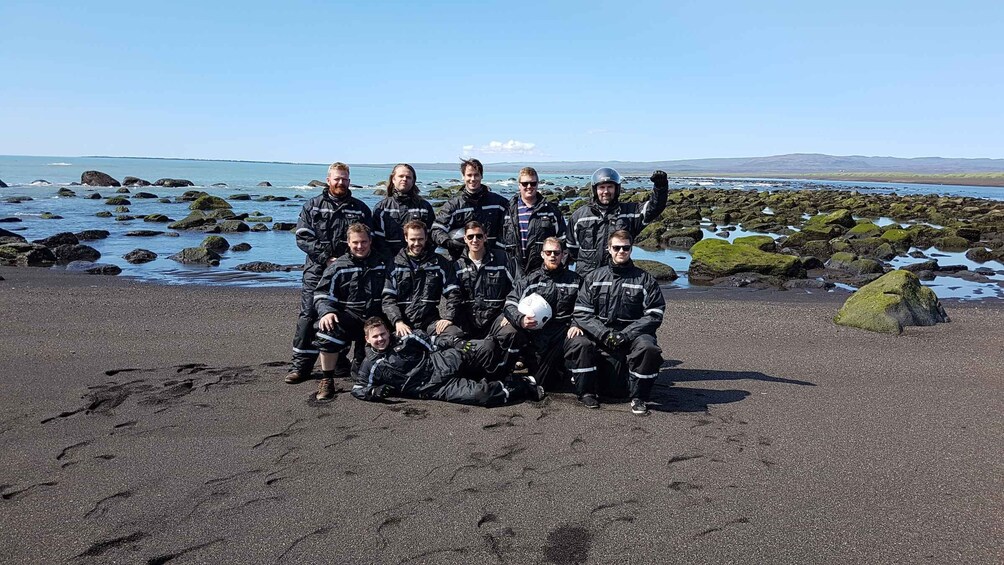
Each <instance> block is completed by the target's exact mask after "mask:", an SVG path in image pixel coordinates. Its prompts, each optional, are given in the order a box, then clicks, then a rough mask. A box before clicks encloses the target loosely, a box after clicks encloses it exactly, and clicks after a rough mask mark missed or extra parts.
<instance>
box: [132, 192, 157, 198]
mask: <svg viewBox="0 0 1004 565" xmlns="http://www.w3.org/2000/svg"><path fill="white" fill-rule="evenodd" d="M132 197H133V198H159V197H158V196H157V195H156V194H154V193H152V192H137V193H136V194H133V195H132Z"/></svg>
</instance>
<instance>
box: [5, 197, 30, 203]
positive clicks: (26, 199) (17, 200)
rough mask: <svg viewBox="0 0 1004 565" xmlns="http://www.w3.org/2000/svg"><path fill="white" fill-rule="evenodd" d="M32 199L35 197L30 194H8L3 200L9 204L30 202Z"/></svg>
mask: <svg viewBox="0 0 1004 565" xmlns="http://www.w3.org/2000/svg"><path fill="white" fill-rule="evenodd" d="M31 200H33V198H32V197H30V196H8V197H7V198H4V199H3V201H4V202H6V203H8V204H20V203H22V202H30V201H31Z"/></svg>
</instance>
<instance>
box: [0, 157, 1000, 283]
mask: <svg viewBox="0 0 1004 565" xmlns="http://www.w3.org/2000/svg"><path fill="white" fill-rule="evenodd" d="M86 170H98V171H102V172H105V173H108V174H109V175H111V176H112V177H114V178H116V179H117V180H119V181H120V182H121V181H122V180H123V179H124V177H126V176H135V177H139V178H142V179H145V180H148V181H150V182H154V181H156V180H157V179H159V178H178V179H187V180H191V181H192V182H193V183H195V185H196V186H195V187H190V188H164V187H154V186H151V187H144V188H141V187H134V188H131V189H130V190H131V191H132V192H133V193H135V192H138V191H144V192H150V193H153V194H156V195H157V196H158V197H164V198H170V199H172V200H173V199H174V198H175V197H176V196H180V195H181V194H182V193H184V192H185V191H186V190H192V189H198V190H203V191H205V192H207V193H209V194H212V195H214V196H220V197H224V198H227V197H229V196H230V195H234V194H247V195H250V196H251V198H252V200H250V201H240V200H230V203H231V204H232V206H233V211H234V212H235V213H238V214H239V213H242V212H247V213H249V214H252V215H262V216H268V217H271V218H272V222H269V223H267V225H268V226H269V227H271V225H272V223H274V222H291V223H295V222H296V219H297V216H298V214H299V211H300V207H301V206H302V204H303V201H304V200H305V199H307V198H310V197H312V196H314V195H316V194H318V193H319V192H320V190H321V189H320V188H312V187H308V186H307V183H309V182H310V181H311V180H314V179H316V180H322V181H323V180H324V179H325V177H326V175H327V164H326V163H325V164H290V163H257V162H234V161H198V160H181V159H179V160H175V159H136V158H108V157H38V156H31V157H23V156H0V180H3V181H4V182H5V183H7V184H8V185H9V188H3V189H0V219H3V218H16V219H19V220H20V221H19V222H13V223H0V227H2V228H4V229H7V230H11V231H15V232H16V233H19V234H20V235H23V236H24V237H26V238H27V239H28V240H29V241H30V240H33V239H41V238H44V237H48V236H50V235H53V234H55V233H58V232H66V231H69V232H79V231H81V230H85V229H103V230H107V231H109V232H110V234H111V235H110V236H109V237H108V238H106V239H102V240H95V241H88V242H84V243H86V244H87V245H90V246H91V247H94V248H95V249H97V250H98V251H99V252H100V253H101V255H102V257H101V259H100V260H99V261H100V262H102V263H111V264H114V265H118V266H119V267H121V268H122V274H121V275H120V276H124V277H131V278H136V279H140V280H148V281H154V282H158V283H162V284H201V285H235V286H288V287H296V286H298V285H299V284H300V282H299V281H300V273H299V272H298V271H296V270H292V271H290V272H276V273H262V274H258V273H247V272H243V271H239V270H236V269H235V267H236V266H237V265H239V264H241V263H246V262H250V261H269V262H272V263H278V264H281V265H291V266H294V265H300V264H302V262H303V253H302V252H301V251H300V250H299V249H298V248H297V247H296V243H295V241H294V238H293V234H292V233H290V232H276V231H271V230H270V231H266V232H244V233H234V234H223V236H224V237H226V239H227V240H228V241H229V242H230V244H231V246H233V245H235V244H237V243H242V242H246V243H249V244H250V245H251V246H252V249H251V250H250V251H246V252H235V251H228V252H226V253H224V254H223V258H222V260H221V263H220V265H219V266H217V267H200V266H191V265H182V264H180V263H177V262H175V261H172V260H170V259H168V257H169V256H170V255H171V254H173V253H176V252H178V251H180V250H181V249H183V248H185V247H195V246H198V245H199V244H200V243H201V242H202V240H203V239H204V238H205V237H206V234H203V233H199V232H194V233H193V232H184V231H179V232H174V231H173V230H168V229H167V227H166V226H167V225H166V224H164V223H151V222H144V221H143V220H142V219H136V220H131V221H116V219H115V218H114V217H112V218H99V217H96V216H95V214H97V213H98V212H100V211H108V212H112V213H113V214H114V215H118V214H117V213H116V212H114V206H109V205H107V204H105V198H108V197H110V196H113V195H116V192H115V191H116V189H115V188H105V187H85V186H70V185H71V183H73V182H79V181H80V174H81V173H82V172H83V171H86ZM517 172H518V170H515V169H514V170H513V171H507V172H502V173H487V174H486V175H485V183H486V184H488V185H490V186H491V187H492V189H493V190H495V191H496V192H499V193H501V194H502V195H504V196H506V197H510V196H512V195H513V194H515V192H516V183H515V180H514V177H515V176H516V174H517ZM389 173H390V167H389V166H385V167H362V166H354V167H352V183H353V184H354V185H358V187H359V188H354V189H353V194H354V195H355V196H357V197H359V198H360V199H362V200H363V201H364V202H366V203H367V204H368V205H370V207H373V206H374V205H375V204H376V203H377V202H378V201H379V200H380V199H381V198H382V196H378V195H376V194H374V191H375V190H377V189H378V188H381V187H377V186H376V185H377V183H378V182H380V181H384V180H386V179H387V176H388V175H389ZM541 180H542V181H544V182H545V186H543V187H542V188H544V189H546V188H548V186H546V183H549V182H550V183H553V184H554V186H557V187H564V186H576V187H581V186H584V185H585V184H586V182H587V181H588V175H586V174H582V175H566V174H562V175H548V174H543V175H541ZM36 181H45V182H44V183H39V182H36ZM262 181H268V182H270V183H271V184H272V185H273V186H271V187H259V186H257V185H258V183H260V182H262ZM219 183H223V184H225V186H213V185H215V184H219ZM418 183H419V187H420V188H421V189H422V190H423V192H424V193H428V192H429V190H431V189H433V188H438V187H441V186H442V187H446V186H450V185H455V184H460V173H459V171H458V170H457V169H453V170H423V169H419V170H418ZM625 184H626V187H627V188H634V187H640V186H647V185H648V184H649V183H648V180H647V179H645V178H642V177H629V180H628V181H626V183H625ZM671 184H672V186H673V187H676V188H682V187H691V188H694V187H701V186H704V187H717V188H732V189H736V190H761V191H762V190H770V191H778V190H802V189H819V188H823V187H827V188H832V187H838V188H844V189H847V190H860V191H869V192H875V193H897V194H941V195H957V196H971V197H977V198H990V199H995V200H1004V189H1001V188H992V187H969V186H948V185H907V184H900V183H860V182H855V183H848V182H832V181H811V180H805V181H799V180H794V181H793V180H777V179H672V180H671ZM63 187H67V188H70V189H71V190H73V191H74V192H76V194H77V197H75V198H65V197H58V196H57V195H56V191H57V190H59V189H60V188H63ZM93 192H97V193H99V194H100V195H101V196H102V198H101V199H96V200H91V199H87V198H85V197H86V196H87V195H89V194H91V193H93ZM266 195H272V196H283V197H287V198H289V200H288V201H286V202H275V201H272V202H259V201H256V200H254V199H257V198H260V197H262V196H266ZM12 196H22V197H28V198H31V200H30V201H25V202H21V203H17V204H15V203H10V202H6V201H5V200H6V199H7V198H9V197H12ZM122 196H125V197H126V198H129V199H130V201H131V204H130V206H129V212H128V214H130V215H136V216H144V215H147V214H154V213H158V214H165V215H167V216H169V217H170V218H172V219H175V220H177V219H181V218H183V217H185V216H186V215H188V212H189V210H188V203H187V202H181V203H175V202H172V203H161V202H158V201H157V200H156V199H137V198H131V197H130V195H128V194H123V195H122ZM46 212H48V213H51V214H55V215H58V216H62V219H58V220H53V219H43V218H42V214H43V213H46ZM881 221H883V222H885V223H891V222H892V220H889V219H883V220H881ZM134 230H155V231H163V232H165V233H164V234H161V235H156V236H153V237H131V236H126V235H125V234H126V233H127V232H129V231H134ZM742 235H750V233H748V232H743V231H741V230H737V231H734V232H732V233H731V234H730V236H729V239H733V238H735V237H738V236H742ZM770 235H775V236H776V234H770ZM705 237H717V236H716V235H715V234H714V233H713V232H712V231H710V230H705ZM136 248H143V249H148V250H150V251H153V252H155V253H157V254H158V258H157V259H155V260H154V261H152V262H150V263H147V264H144V265H131V264H129V263H128V262H126V261H125V259H123V258H122V256H123V255H124V254H126V253H128V252H129V251H132V250H133V249H136ZM929 251H931V252H932V253H937V252H936V251H934V250H929ZM635 257H636V258H642V259H654V260H657V261H662V262H664V263H666V264H668V265H671V266H672V267H673V268H674V269H676V270H677V272H679V273H681V274H683V275H684V276H682V277H681V278H680V279H679V280H677V281H676V282H674V283H673V284H672V285H671V286H672V287H675V288H683V287H686V286H687V285H688V282H687V279H686V276H685V273H686V270H687V268H688V267H689V264H690V256H689V254H688V253H687V252H686V251H678V250H660V251H646V250H642V249H638V250H636V252H635ZM912 261H915V260H913V259H909V258H905V259H904V258H897V259H896V260H895V261H894V262H893V263H894V264H896V265H902V264H905V263H906V262H912ZM939 261H940V262H941V263H942V264H965V265H967V266H969V267H970V269H971V270H972V269H975V268H978V267H985V268H989V269H991V270H992V271H993V274H992V275H990V282H973V281H965V280H961V279H958V278H956V277H937V278H936V279H935V280H934V281H928V282H926V283H925V284H928V285H929V286H931V287H932V288H934V289H935V291H936V292H937V293H938V296H940V297H943V298H947V297H953V298H962V299H986V298H1002V297H1004V288H1002V286H1001V284H998V283H1004V265H1001V264H1000V263H997V262H988V263H984V264H975V263H973V262H971V261H968V260H967V259H966V258H965V257H964V255H963V254H942V256H941V257H939ZM54 268H60V267H54Z"/></svg>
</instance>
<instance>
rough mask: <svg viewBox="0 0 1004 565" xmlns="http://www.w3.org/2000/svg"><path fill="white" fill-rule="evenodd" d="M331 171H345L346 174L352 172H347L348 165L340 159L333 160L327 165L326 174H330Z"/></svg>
mask: <svg viewBox="0 0 1004 565" xmlns="http://www.w3.org/2000/svg"><path fill="white" fill-rule="evenodd" d="M333 171H345V172H346V174H352V173H351V172H349V166H348V165H346V164H345V163H343V162H341V161H335V162H334V163H332V164H331V165H329V166H328V174H329V175H330V174H331V173H332V172H333Z"/></svg>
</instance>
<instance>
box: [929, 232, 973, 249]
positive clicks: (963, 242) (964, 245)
mask: <svg viewBox="0 0 1004 565" xmlns="http://www.w3.org/2000/svg"><path fill="white" fill-rule="evenodd" d="M932 243H933V244H934V246H935V247H936V248H938V249H940V250H941V251H965V250H967V249H969V240H968V239H966V238H964V237H959V236H957V235H946V236H944V237H939V238H936V239H935V240H934V241H933V242H932Z"/></svg>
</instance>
